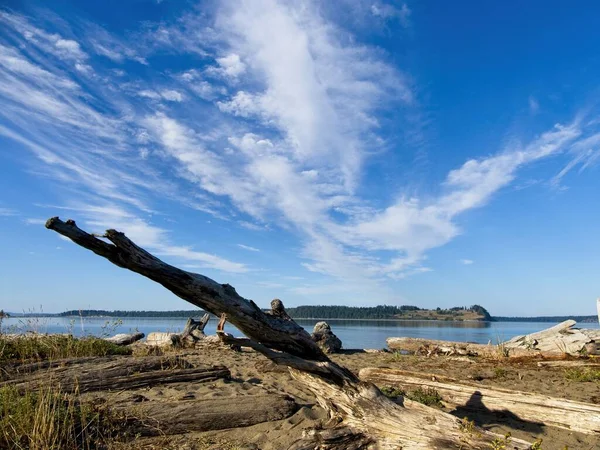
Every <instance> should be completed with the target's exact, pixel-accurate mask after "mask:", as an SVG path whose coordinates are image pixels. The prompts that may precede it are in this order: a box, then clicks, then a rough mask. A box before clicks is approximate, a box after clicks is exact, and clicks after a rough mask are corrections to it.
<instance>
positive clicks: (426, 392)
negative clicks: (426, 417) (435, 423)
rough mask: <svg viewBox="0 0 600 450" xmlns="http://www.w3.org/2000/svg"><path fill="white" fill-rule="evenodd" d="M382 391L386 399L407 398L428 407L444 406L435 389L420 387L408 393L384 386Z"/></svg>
mask: <svg viewBox="0 0 600 450" xmlns="http://www.w3.org/2000/svg"><path fill="white" fill-rule="evenodd" d="M380 390H381V393H382V394H383V395H385V396H386V397H389V398H391V399H395V398H398V397H406V398H408V399H409V400H413V401H415V402H419V403H422V404H424V405H427V406H436V407H443V406H444V405H443V404H442V400H443V398H442V396H441V395H440V393H439V392H438V391H437V390H436V389H434V388H427V389H423V388H420V387H418V388H417V389H415V390H412V391H408V392H407V391H405V390H403V389H400V388H396V387H391V386H384V387H382V388H381V389H380Z"/></svg>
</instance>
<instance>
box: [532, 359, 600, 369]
mask: <svg viewBox="0 0 600 450" xmlns="http://www.w3.org/2000/svg"><path fill="white" fill-rule="evenodd" d="M537 365H538V367H567V368H568V367H593V368H600V361H597V362H596V361H590V360H587V359H567V360H563V361H561V360H559V361H538V363H537Z"/></svg>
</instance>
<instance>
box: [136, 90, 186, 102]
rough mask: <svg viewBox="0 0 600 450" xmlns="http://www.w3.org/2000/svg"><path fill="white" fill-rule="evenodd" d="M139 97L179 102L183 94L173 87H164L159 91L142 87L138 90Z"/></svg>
mask: <svg viewBox="0 0 600 450" xmlns="http://www.w3.org/2000/svg"><path fill="white" fill-rule="evenodd" d="M138 95H139V96H140V97H145V98H149V99H152V100H167V101H169V102H181V101H183V95H182V94H181V92H179V91H176V90H174V89H164V90H162V91H160V92H157V91H154V90H152V89H143V90H141V91H138Z"/></svg>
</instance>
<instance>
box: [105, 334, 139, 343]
mask: <svg viewBox="0 0 600 450" xmlns="http://www.w3.org/2000/svg"><path fill="white" fill-rule="evenodd" d="M144 336H145V334H144V333H119V334H115V335H114V336H112V337H109V338H105V339H104V340H105V341H108V342H111V343H113V344H116V345H129V344H133V343H134V342H137V341H139V340H140V339H143V338H144Z"/></svg>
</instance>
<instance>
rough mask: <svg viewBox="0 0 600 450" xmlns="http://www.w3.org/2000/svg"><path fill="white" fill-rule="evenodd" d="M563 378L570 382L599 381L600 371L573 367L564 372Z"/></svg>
mask: <svg viewBox="0 0 600 450" xmlns="http://www.w3.org/2000/svg"><path fill="white" fill-rule="evenodd" d="M565 378H566V379H567V380H571V381H600V369H594V368H592V367H585V368H584V367H573V368H570V369H566V370H565Z"/></svg>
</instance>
